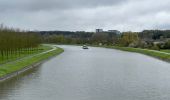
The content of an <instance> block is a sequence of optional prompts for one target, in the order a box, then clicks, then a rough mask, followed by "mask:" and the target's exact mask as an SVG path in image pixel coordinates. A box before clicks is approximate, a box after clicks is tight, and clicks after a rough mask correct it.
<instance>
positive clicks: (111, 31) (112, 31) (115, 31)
mask: <svg viewBox="0 0 170 100" xmlns="http://www.w3.org/2000/svg"><path fill="white" fill-rule="evenodd" d="M107 32H109V33H116V34H120V33H121V32H120V31H118V30H108V31H107Z"/></svg>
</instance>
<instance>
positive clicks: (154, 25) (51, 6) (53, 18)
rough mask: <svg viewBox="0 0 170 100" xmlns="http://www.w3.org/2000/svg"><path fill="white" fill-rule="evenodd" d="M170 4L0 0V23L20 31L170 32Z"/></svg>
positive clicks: (159, 0)
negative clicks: (168, 30)
mask: <svg viewBox="0 0 170 100" xmlns="http://www.w3.org/2000/svg"><path fill="white" fill-rule="evenodd" d="M169 4H170V0H0V23H3V24H4V25H6V26H9V27H14V28H20V29H24V30H39V31H46V30H47V31H49V30H61V31H95V29H97V28H102V29H104V30H120V31H142V30H147V29H161V30H164V29H170V6H169Z"/></svg>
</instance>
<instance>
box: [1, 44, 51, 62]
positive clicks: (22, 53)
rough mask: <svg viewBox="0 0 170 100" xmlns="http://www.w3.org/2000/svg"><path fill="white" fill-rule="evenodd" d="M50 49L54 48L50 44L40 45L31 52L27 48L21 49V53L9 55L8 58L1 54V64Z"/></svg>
mask: <svg viewBox="0 0 170 100" xmlns="http://www.w3.org/2000/svg"><path fill="white" fill-rule="evenodd" d="M50 49H52V48H51V47H50V46H47V45H40V46H39V47H38V48H37V49H36V50H32V51H29V52H27V51H26V50H22V51H20V54H13V55H9V56H8V58H7V57H4V58H2V56H0V64H4V63H7V62H11V61H15V60H17V59H20V58H23V57H26V56H30V55H34V54H37V53H41V52H44V51H47V50H50Z"/></svg>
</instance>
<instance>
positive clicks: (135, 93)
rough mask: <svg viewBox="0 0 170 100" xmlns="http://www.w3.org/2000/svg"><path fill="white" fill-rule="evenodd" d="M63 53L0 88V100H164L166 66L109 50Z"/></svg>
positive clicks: (169, 98)
mask: <svg viewBox="0 0 170 100" xmlns="http://www.w3.org/2000/svg"><path fill="white" fill-rule="evenodd" d="M60 47H62V48H64V49H65V52H64V53H62V54H61V55H59V56H56V57H54V58H52V59H50V60H48V61H47V62H45V63H43V64H42V65H40V66H38V67H37V68H34V69H32V70H30V71H28V72H26V73H23V74H22V75H20V76H17V77H15V78H13V79H10V80H8V81H5V82H3V83H0V100H170V63H167V62H163V61H161V60H158V59H155V58H152V57H149V56H145V55H142V54H138V53H130V52H124V51H118V50H113V49H105V48H95V47H90V49H89V50H83V49H82V48H81V47H80V46H60Z"/></svg>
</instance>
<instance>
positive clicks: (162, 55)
mask: <svg viewBox="0 0 170 100" xmlns="http://www.w3.org/2000/svg"><path fill="white" fill-rule="evenodd" d="M102 47H105V48H112V49H118V50H123V51H128V52H136V53H141V54H145V55H148V56H152V57H155V58H158V59H161V60H164V61H168V62H170V54H165V53H161V52H166V53H170V50H161V52H158V51H156V50H149V49H141V48H131V47H118V46H102Z"/></svg>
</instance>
